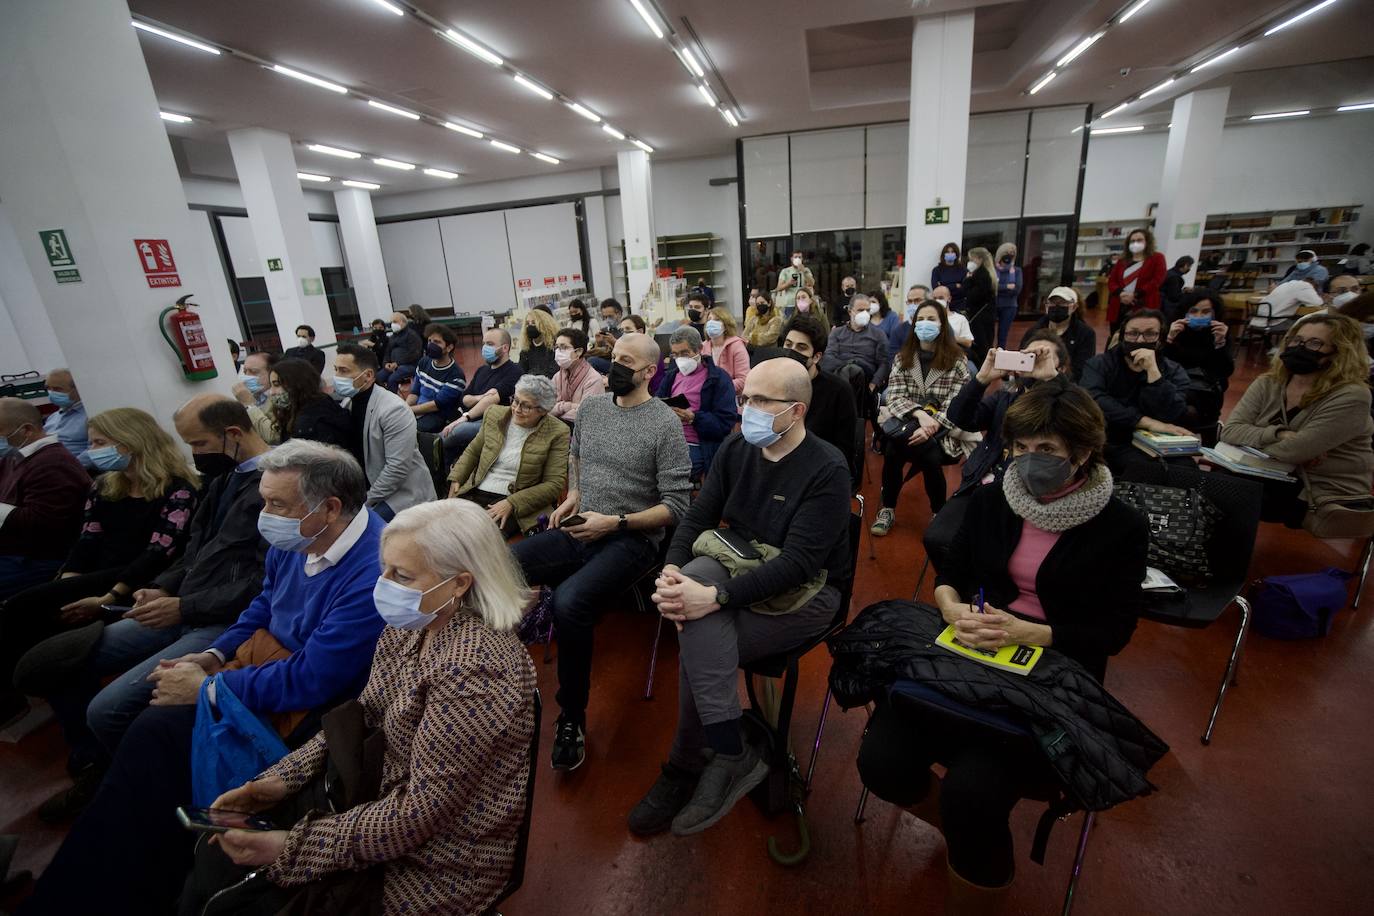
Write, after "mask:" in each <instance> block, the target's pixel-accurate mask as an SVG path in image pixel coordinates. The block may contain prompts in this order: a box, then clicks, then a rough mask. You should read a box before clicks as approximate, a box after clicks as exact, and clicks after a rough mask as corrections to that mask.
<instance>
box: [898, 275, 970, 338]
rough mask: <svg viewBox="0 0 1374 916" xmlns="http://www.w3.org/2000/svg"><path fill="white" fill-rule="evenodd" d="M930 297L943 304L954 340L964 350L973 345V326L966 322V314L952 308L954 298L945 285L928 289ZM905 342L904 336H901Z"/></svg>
mask: <svg viewBox="0 0 1374 916" xmlns="http://www.w3.org/2000/svg"><path fill="white" fill-rule="evenodd" d="M930 298H931V299H934V300H935V301H936V302H938V303H940V304H941V305H942V306H944V309H945V317H946V318H948V319H949V330H950V333H951V334H953V335H954V342H955V343H957V344H958V345H959V346H961V347H963V348H964V350H965V351H967V350H969V349H970V348H971V347H972V346H973V326H972V325H971V324H969V323H968V316H966V315H964V314H963V313H962V312H956V311H955V310H954V299H953V297H952V295H951V293H950V291H949V287H947V286H937V287H935V288H934V289H933V290H931V291H930ZM902 342H903V343H906V338H905V337H903V338H902Z"/></svg>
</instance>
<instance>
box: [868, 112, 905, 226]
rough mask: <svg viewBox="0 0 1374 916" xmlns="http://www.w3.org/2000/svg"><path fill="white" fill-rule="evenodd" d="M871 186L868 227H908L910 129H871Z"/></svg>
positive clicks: (883, 126) (891, 126)
mask: <svg viewBox="0 0 1374 916" xmlns="http://www.w3.org/2000/svg"><path fill="white" fill-rule="evenodd" d="M867 168H868V175H867V183H866V185H865V187H864V225H865V226H868V227H869V228H879V227H886V226H905V225H906V170H907V125H906V124H905V123H902V124H880V125H877V126H876V127H870V128H868V160H867Z"/></svg>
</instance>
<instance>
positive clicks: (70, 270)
mask: <svg viewBox="0 0 1374 916" xmlns="http://www.w3.org/2000/svg"><path fill="white" fill-rule="evenodd" d="M38 238H39V239H40V240H41V241H42V242H43V253H44V254H45V255H47V256H48V266H49V267H53V268H56V269H55V270H53V272H52V276H53V279H54V280H56V281H57V282H58V283H80V282H81V271H79V270H77V269H76V257H75V256H74V255H73V254H72V246H71V245H69V244H68V243H67V233H66V232H65V231H63V230H61V229H43V230H41V231H40V232H39V233H38Z"/></svg>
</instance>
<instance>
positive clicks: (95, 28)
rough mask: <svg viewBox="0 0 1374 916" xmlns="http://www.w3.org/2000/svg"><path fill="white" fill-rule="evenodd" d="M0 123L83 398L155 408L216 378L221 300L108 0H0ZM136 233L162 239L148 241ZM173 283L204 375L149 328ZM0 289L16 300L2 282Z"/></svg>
mask: <svg viewBox="0 0 1374 916" xmlns="http://www.w3.org/2000/svg"><path fill="white" fill-rule="evenodd" d="M214 66H215V65H214V64H207V67H208V68H209V69H210V70H213V69H214ZM207 78H212V77H211V76H210V75H207ZM0 124H3V125H4V128H3V129H0V200H3V201H4V206H5V215H6V216H7V217H8V219H9V223H10V225H11V226H12V227H13V230H14V236H15V238H16V239H17V240H18V246H19V249H20V250H21V251H22V253H23V259H24V261H25V263H27V265H28V272H29V275H30V277H31V278H32V281H33V282H34V285H35V287H36V289H37V291H38V295H39V297H40V298H41V299H42V302H43V306H44V309H45V311H46V313H47V316H48V318H49V320H50V321H51V325H52V327H53V328H54V329H55V330H56V332H57V335H58V337H59V339H60V341H61V350H62V355H63V357H64V358H63V359H62V361H63V362H66V363H67V364H68V365H69V366H70V367H71V370H72V373H73V375H74V376H75V379H76V383H77V385H78V386H79V387H80V389H81V394H82V398H83V400H84V401H85V402H86V408H87V410H88V411H90V412H91V413H98V412H100V411H102V410H105V409H107V408H110V407H119V406H128V407H138V408H141V409H143V410H146V411H148V412H149V413H151V414H153V415H154V416H156V417H157V418H158V419H159V420H161V421H162V422H164V423H168V422H169V421H170V420H171V416H172V413H173V411H174V410H175V409H176V408H177V407H178V406H179V405H180V404H181V403H183V402H184V401H185V400H186V399H187V398H188V397H190V396H191V395H193V394H197V393H201V392H205V391H208V390H220V391H223V392H225V393H227V392H228V390H229V385H230V382H231V381H232V379H233V376H234V371H233V368H234V367H233V363H232V362H231V361H230V358H229V348H228V343H227V340H228V338H229V337H230V335H231V334H232V335H235V336H236V331H235V328H233V327H232V326H231V325H230V324H228V323H227V322H226V321H224V320H223V318H224V316H226V315H228V314H230V305H229V304H228V302H227V301H224V290H223V288H222V284H215V283H212V282H211V280H210V277H209V276H208V275H207V274H206V272H205V269H204V264H203V259H202V258H200V257H199V256H198V252H199V250H200V249H199V248H198V246H197V242H196V240H195V236H194V229H193V226H192V223H191V219H192V215H191V212H190V211H189V210H188V209H187V207H186V195H185V193H184V192H183V191H182V186H181V179H180V177H179V175H178V174H177V167H176V163H175V162H174V161H173V158H172V150H171V146H170V144H169V143H168V142H167V135H166V132H165V131H164V130H163V125H162V121H161V119H160V118H159V117H158V103H157V98H156V97H155V96H154V94H153V86H152V82H151V81H150V80H149V77H148V70H147V67H146V66H145V64H144V61H143V54H142V50H141V49H140V47H139V44H138V39H137V38H136V37H135V32H134V30H133V29H132V28H131V27H130V25H129V8H128V6H127V5H126V4H125V3H124V2H123V0H88V2H84V3H7V4H5V25H4V28H0ZM59 229H60V230H62V234H61V235H57V234H54V233H52V232H51V230H59ZM40 233H42V234H40ZM138 240H151V241H153V242H161V241H165V242H166V243H167V244H166V245H165V246H162V245H158V246H156V249H155V250H152V249H153V246H152V245H151V244H150V245H149V249H150V250H152V251H151V255H150V254H149V253H145V252H144V251H141V250H140V246H139V244H138ZM3 247H4V246H3V245H0V248H3ZM164 247H165V249H166V254H168V255H170V258H171V263H168V262H167V261H166V260H165V259H164V258H163V257H160V256H158V255H159V254H160V253H161V252H162V250H163V248H164ZM150 256H151V257H152V258H153V260H152V262H151V268H152V269H147V267H148V265H149V262H148V258H149V257H150ZM173 264H174V267H173V266H172V265H173ZM0 266H2V265H0ZM4 272H5V273H6V274H9V273H10V271H9V270H5V271H4ZM173 276H175V279H173ZM78 278H79V279H78ZM59 280H66V281H67V282H58V281H59ZM6 282H7V283H8V282H10V281H8V280H7V281H6ZM172 283H176V284H177V285H171V284H172ZM187 293H193V294H195V295H196V297H197V298H196V301H198V302H199V303H200V304H201V305H202V306H204V308H203V309H201V311H200V316H201V320H202V324H203V325H204V329H205V335H206V339H207V341H208V343H209V347H210V352H211V355H212V356H213V358H214V361H215V364H216V367H217V369H218V371H219V376H218V378H216V379H214V380H211V381H203V382H190V381H187V380H186V379H185V377H184V375H183V372H182V369H181V366H180V363H179V361H178V359H177V357H176V354H175V353H174V352H173V351H172V349H171V348H170V347H169V346H168V345H167V343H166V342H165V341H164V340H163V338H162V334H161V332H160V331H159V329H158V315H159V313H160V312H161V311H162V309H164V308H166V307H167V306H170V305H171V304H173V303H174V302H175V301H176V299H177V298H178V297H180V296H183V295H185V294H187ZM5 300H6V305H7V307H8V308H10V309H18V308H21V307H22V308H29V307H30V306H29V305H28V304H27V300H26V298H25V297H23V296H19V297H16V298H14V299H11V295H10V293H9V290H8V287H7V288H6V292H5ZM11 314H12V315H13V312H12V313H11ZM14 317H15V318H16V321H15V324H16V326H18V325H20V324H25V323H26V322H24V321H21V320H18V316H14ZM25 346H26V349H27V348H28V340H27V339H26V340H25ZM31 358H33V359H35V360H42V361H44V362H48V361H57V360H56V359H54V358H53V355H52V354H46V355H43V354H39V353H33V354H31Z"/></svg>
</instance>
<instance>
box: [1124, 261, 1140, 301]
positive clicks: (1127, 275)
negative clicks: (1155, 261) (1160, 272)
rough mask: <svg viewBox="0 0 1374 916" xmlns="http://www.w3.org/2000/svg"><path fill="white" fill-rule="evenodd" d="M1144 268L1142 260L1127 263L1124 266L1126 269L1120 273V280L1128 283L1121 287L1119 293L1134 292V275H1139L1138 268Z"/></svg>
mask: <svg viewBox="0 0 1374 916" xmlns="http://www.w3.org/2000/svg"><path fill="white" fill-rule="evenodd" d="M1144 266H1145V261H1144V260H1140V261H1132V262H1131V263H1129V264H1127V265H1126V269H1125V270H1123V271H1122V272H1121V279H1123V280H1129V281H1130V282H1129V283H1127V284H1126V285H1125V286H1123V287H1122V288H1121V291H1122V292H1123V293H1133V292H1135V281H1136V279H1137V278H1136V274H1137V273H1139V272H1140V268H1142V267H1144Z"/></svg>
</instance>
